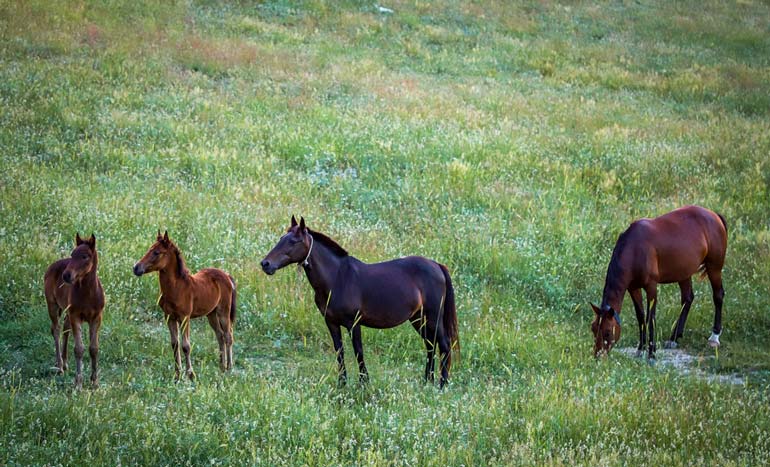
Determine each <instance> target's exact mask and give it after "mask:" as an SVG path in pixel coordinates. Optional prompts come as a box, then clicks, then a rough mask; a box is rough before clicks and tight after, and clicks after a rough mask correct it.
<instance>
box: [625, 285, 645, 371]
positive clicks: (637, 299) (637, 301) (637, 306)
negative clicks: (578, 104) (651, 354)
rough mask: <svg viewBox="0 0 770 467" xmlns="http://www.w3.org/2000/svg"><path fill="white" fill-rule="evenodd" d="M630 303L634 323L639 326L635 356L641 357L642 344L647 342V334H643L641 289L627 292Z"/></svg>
mask: <svg viewBox="0 0 770 467" xmlns="http://www.w3.org/2000/svg"><path fill="white" fill-rule="evenodd" d="M628 294H629V295H630V296H631V301H632V302H633V303H634V311H635V312H636V323H637V324H638V325H639V346H637V347H636V356H637V357H641V356H642V353H643V352H644V344H645V343H646V342H647V333H646V332H644V308H642V289H635V290H629V291H628Z"/></svg>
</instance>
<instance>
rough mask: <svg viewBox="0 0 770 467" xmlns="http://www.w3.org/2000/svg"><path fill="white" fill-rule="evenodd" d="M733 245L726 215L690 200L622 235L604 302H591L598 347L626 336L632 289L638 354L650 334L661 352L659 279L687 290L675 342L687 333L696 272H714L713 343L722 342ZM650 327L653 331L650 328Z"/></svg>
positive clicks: (606, 346)
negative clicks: (725, 280) (623, 326)
mask: <svg viewBox="0 0 770 467" xmlns="http://www.w3.org/2000/svg"><path fill="white" fill-rule="evenodd" d="M726 250H727V222H725V219H724V217H722V216H721V215H720V214H717V213H715V212H713V211H709V210H708V209H705V208H702V207H700V206H685V207H683V208H679V209H676V210H674V211H671V212H669V213H667V214H664V215H662V216H660V217H656V218H654V219H640V220H638V221H636V222H634V223H633V224H631V226H630V227H629V228H628V229H627V230H626V231H625V232H623V233H622V234H620V237H618V241H617V243H616V244H615V249H614V250H613V252H612V259H611V260H610V265H609V267H608V268H607V278H606V280H605V284H604V294H603V295H602V304H601V307H597V306H596V305H593V304H591V307H592V308H593V310H594V313H595V319H594V321H593V323H592V324H591V330H592V331H593V333H594V340H595V343H594V352H595V353H596V354H597V355H599V354H600V353H605V352H609V351H610V349H611V348H612V346H613V345H614V344H615V343H616V342H617V341H618V339H619V338H620V315H619V313H620V308H621V306H622V304H623V295H624V294H625V292H626V290H627V291H628V294H629V295H630V296H631V300H632V301H633V303H634V309H635V310H636V320H637V321H638V323H639V347H638V351H637V352H638V355H641V353H642V352H643V351H644V344H645V339H647V338H648V336H647V335H646V334H649V339H648V341H647V342H648V345H649V347H648V357H649V358H655V309H656V307H657V296H658V295H657V293H658V292H657V286H658V284H669V283H672V282H677V283H678V284H679V288H680V289H681V291H682V311H681V314H680V315H679V319H678V320H677V322H676V326H675V327H674V331H673V332H672V334H671V340H670V341H668V342H667V343H666V346H670V347H675V346H676V345H677V343H676V341H677V340H678V339H679V338H680V337H682V334H683V333H684V325H685V321H687V314H688V313H689V311H690V306H691V305H692V301H693V298H694V297H695V295H694V294H693V290H692V275H693V274H695V273H696V272H699V271H700V272H701V273H702V274H703V275H705V276H708V278H709V281H710V282H711V290H712V292H713V297H714V328H713V330H712V334H711V337H709V344H710V345H711V346H712V347H717V346H719V335H720V334H721V332H722V300H723V298H724V294H725V292H724V289H723V288H722V267H723V266H724V263H725V252H726ZM642 289H643V290H644V291H645V293H646V294H647V320H646V321H645V317H644V310H643V309H642ZM645 329H646V330H647V333H645Z"/></svg>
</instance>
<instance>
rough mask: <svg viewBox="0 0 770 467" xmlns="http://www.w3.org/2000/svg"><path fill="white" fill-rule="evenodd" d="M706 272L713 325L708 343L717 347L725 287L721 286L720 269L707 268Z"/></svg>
mask: <svg viewBox="0 0 770 467" xmlns="http://www.w3.org/2000/svg"><path fill="white" fill-rule="evenodd" d="M707 272H708V276H709V282H711V292H712V293H713V297H714V327H713V329H712V330H711V337H709V345H710V346H711V347H719V335H720V334H722V301H723V300H724V298H725V289H724V287H722V270H721V269H719V270H715V271H712V270H709V269H707Z"/></svg>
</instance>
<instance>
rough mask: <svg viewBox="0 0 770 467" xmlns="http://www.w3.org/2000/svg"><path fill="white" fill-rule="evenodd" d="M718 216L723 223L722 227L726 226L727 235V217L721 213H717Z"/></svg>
mask: <svg viewBox="0 0 770 467" xmlns="http://www.w3.org/2000/svg"><path fill="white" fill-rule="evenodd" d="M717 216H719V220H720V221H722V225H724V226H725V233H727V221H726V220H725V216H723V215H722V214H719V213H717Z"/></svg>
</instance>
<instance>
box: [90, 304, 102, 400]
mask: <svg viewBox="0 0 770 467" xmlns="http://www.w3.org/2000/svg"><path fill="white" fill-rule="evenodd" d="M101 326H102V314H101V313H99V315H98V316H97V317H96V318H95V319H94V320H93V321H91V322H90V323H88V333H89V339H88V341H89V343H88V352H89V354H90V355H91V384H92V385H93V387H95V388H97V387H99V328H100V327H101Z"/></svg>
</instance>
